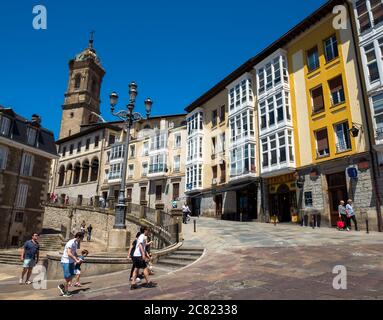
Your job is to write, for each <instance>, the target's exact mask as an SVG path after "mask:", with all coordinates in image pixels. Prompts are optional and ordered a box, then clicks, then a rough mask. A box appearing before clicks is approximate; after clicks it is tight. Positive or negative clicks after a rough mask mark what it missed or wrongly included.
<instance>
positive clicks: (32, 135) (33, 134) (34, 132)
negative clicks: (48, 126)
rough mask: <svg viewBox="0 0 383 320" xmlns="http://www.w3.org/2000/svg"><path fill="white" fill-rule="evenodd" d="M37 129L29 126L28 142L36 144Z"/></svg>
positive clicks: (32, 144) (31, 144)
mask: <svg viewBox="0 0 383 320" xmlns="http://www.w3.org/2000/svg"><path fill="white" fill-rule="evenodd" d="M36 138H37V130H36V129H34V128H31V127H28V128H27V144H29V145H30V146H34V145H35V144H36Z"/></svg>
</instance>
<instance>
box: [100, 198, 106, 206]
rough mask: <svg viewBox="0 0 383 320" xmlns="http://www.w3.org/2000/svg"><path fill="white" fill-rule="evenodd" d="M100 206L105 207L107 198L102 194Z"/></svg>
mask: <svg viewBox="0 0 383 320" xmlns="http://www.w3.org/2000/svg"><path fill="white" fill-rule="evenodd" d="M100 208H103V209H105V199H104V197H103V196H101V198H100Z"/></svg>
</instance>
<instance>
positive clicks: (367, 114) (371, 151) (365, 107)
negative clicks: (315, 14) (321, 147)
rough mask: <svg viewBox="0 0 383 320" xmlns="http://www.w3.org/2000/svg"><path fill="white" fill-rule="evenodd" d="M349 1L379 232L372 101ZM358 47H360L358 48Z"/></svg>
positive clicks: (379, 204) (379, 212)
mask: <svg viewBox="0 0 383 320" xmlns="http://www.w3.org/2000/svg"><path fill="white" fill-rule="evenodd" d="M345 2H346V3H347V9H348V11H349V17H350V25H351V32H352V35H353V41H354V46H355V49H356V58H357V65H358V68H357V69H358V75H359V78H360V83H361V85H362V96H363V107H362V109H363V111H364V116H365V118H366V121H367V126H366V130H367V136H368V149H369V154H370V158H371V162H372V166H371V167H372V180H373V184H372V185H373V189H374V193H375V199H376V200H375V201H376V212H377V219H378V230H379V232H383V223H382V212H381V209H380V206H381V198H380V197H381V196H380V191H379V186H378V181H377V178H378V174H377V170H376V168H377V157H376V151H375V150H374V148H373V145H374V142H373V141H372V132H371V128H372V126H370V123H371V119H372V117H371V114H370V102H369V99H368V95H367V86H366V83H365V76H364V71H363V69H362V68H363V64H362V58H361V53H360V47H359V45H358V44H359V39H358V36H357V31H356V30H355V26H354V23H353V22H354V21H355V16H354V11H353V10H354V9H353V7H352V5H351V4H350V3H349V2H347V1H345ZM356 47H358V48H356Z"/></svg>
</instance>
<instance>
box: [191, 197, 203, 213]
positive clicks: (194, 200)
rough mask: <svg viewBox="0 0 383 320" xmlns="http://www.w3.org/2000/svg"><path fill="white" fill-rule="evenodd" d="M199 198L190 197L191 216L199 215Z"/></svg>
mask: <svg viewBox="0 0 383 320" xmlns="http://www.w3.org/2000/svg"><path fill="white" fill-rule="evenodd" d="M201 200H202V199H201V198H200V197H198V198H192V199H191V204H192V207H191V211H192V216H194V217H199V216H200V215H201Z"/></svg>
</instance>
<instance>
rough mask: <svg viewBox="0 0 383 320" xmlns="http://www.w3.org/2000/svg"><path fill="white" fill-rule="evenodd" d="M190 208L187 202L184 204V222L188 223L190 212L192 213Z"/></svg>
mask: <svg viewBox="0 0 383 320" xmlns="http://www.w3.org/2000/svg"><path fill="white" fill-rule="evenodd" d="M190 212H191V211H190V208H189V206H188V205H187V203H185V204H184V205H183V206H182V222H183V223H184V224H188V217H189V214H190Z"/></svg>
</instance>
